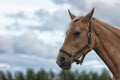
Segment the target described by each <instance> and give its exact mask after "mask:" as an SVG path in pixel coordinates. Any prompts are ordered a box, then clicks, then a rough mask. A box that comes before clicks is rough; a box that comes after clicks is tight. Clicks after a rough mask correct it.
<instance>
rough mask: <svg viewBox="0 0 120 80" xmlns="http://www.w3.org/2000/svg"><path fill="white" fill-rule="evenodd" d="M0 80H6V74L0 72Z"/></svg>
mask: <svg viewBox="0 0 120 80" xmlns="http://www.w3.org/2000/svg"><path fill="white" fill-rule="evenodd" d="M0 80H6V77H5V74H4V73H3V72H0Z"/></svg>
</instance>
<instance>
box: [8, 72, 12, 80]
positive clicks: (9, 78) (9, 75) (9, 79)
mask: <svg viewBox="0 0 120 80" xmlns="http://www.w3.org/2000/svg"><path fill="white" fill-rule="evenodd" d="M7 80H13V78H12V74H11V73H10V72H9V71H8V72H7Z"/></svg>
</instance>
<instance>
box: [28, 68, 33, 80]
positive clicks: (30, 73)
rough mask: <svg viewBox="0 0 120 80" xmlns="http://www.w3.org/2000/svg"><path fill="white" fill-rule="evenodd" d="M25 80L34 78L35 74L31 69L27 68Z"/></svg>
mask: <svg viewBox="0 0 120 80" xmlns="http://www.w3.org/2000/svg"><path fill="white" fill-rule="evenodd" d="M26 80H35V74H34V71H33V70H32V69H29V70H27V75H26Z"/></svg>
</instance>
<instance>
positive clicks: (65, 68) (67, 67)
mask: <svg viewBox="0 0 120 80" xmlns="http://www.w3.org/2000/svg"><path fill="white" fill-rule="evenodd" d="M59 66H60V65H59ZM60 67H61V68H62V69H64V70H69V69H70V68H71V64H70V65H64V66H60Z"/></svg>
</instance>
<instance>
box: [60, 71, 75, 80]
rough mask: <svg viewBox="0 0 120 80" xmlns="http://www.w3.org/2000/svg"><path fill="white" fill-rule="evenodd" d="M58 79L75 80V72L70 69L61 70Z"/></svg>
mask: <svg viewBox="0 0 120 80" xmlns="http://www.w3.org/2000/svg"><path fill="white" fill-rule="evenodd" d="M59 77H60V80H76V79H75V74H74V73H73V72H71V71H66V70H62V71H61V72H60V74H59Z"/></svg>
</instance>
